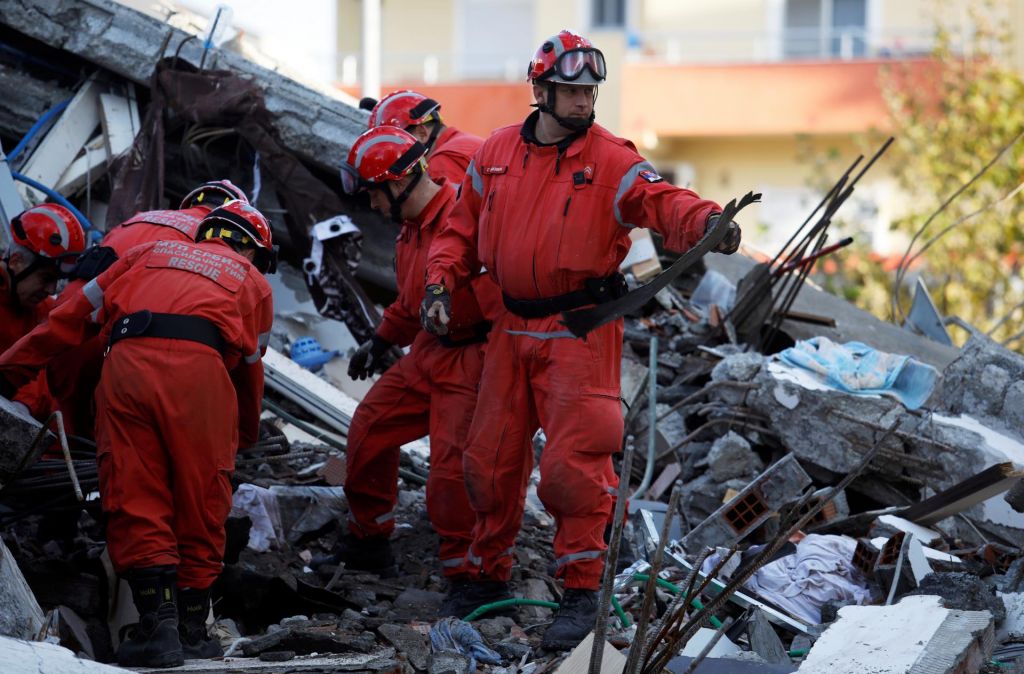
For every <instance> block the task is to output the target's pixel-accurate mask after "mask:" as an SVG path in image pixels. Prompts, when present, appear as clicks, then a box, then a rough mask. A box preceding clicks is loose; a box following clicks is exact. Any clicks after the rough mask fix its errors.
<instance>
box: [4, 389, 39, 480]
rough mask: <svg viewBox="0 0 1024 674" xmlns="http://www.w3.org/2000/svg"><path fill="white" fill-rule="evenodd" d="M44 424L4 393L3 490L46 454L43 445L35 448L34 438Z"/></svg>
mask: <svg viewBox="0 0 1024 674" xmlns="http://www.w3.org/2000/svg"><path fill="white" fill-rule="evenodd" d="M41 427H42V424H40V423H39V422H38V421H36V420H35V419H33V418H32V417H29V416H26V415H23V414H22V413H21V412H19V411H18V410H17V409H15V407H14V405H13V404H11V401H9V400H8V399H7V398H4V397H2V396H0V489H3V488H4V485H6V484H8V483H9V482H10V481H11V480H13V479H14V478H15V477H17V475H18V473H20V472H21V471H22V470H24V468H25V467H26V466H31V465H32V464H34V463H35V462H36V461H38V460H39V457H40V456H41V455H42V453H43V449H44V447H43V445H42V443H39V444H38V445H37V446H35V447H33V445H32V441H33V440H34V439H35V437H36V435H37V434H38V433H39V429H40V428H41Z"/></svg>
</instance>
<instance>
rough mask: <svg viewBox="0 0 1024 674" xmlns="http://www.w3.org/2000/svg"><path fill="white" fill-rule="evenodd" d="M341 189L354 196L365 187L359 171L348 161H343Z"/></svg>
mask: <svg viewBox="0 0 1024 674" xmlns="http://www.w3.org/2000/svg"><path fill="white" fill-rule="evenodd" d="M341 189H342V191H343V192H344V193H345V194H347V195H349V196H353V195H355V194H357V193H358V192H359V190H361V189H363V185H362V181H361V180H360V179H359V172H358V171H356V168H355V167H354V166H352V164H349V163H348V162H347V161H343V162H341Z"/></svg>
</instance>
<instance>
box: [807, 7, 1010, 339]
mask: <svg viewBox="0 0 1024 674" xmlns="http://www.w3.org/2000/svg"><path fill="white" fill-rule="evenodd" d="M1013 1H1014V0H968V3H967V11H966V13H964V12H960V11H954V6H955V7H963V5H964V2H962V1H961V2H956V3H954V2H951V1H950V0H936V2H935V3H934V7H933V15H934V23H935V44H934V48H933V50H932V53H931V59H930V60H929V61H928V62H927V63H921V62H920V61H917V62H903V63H900V62H896V63H894V65H892V66H890V67H888V68H886V69H885V70H884V72H883V75H882V82H881V84H882V90H883V94H884V97H885V101H886V104H887V106H888V109H889V113H890V120H891V128H890V130H889V133H891V134H892V135H893V136H894V137H895V138H896V142H895V143H894V145H893V147H892V148H891V149H890V151H889V157H888V158H887V161H886V164H887V165H888V166H890V167H894V173H895V177H896V179H897V181H898V183H899V185H900V188H901V190H902V192H903V195H904V196H903V198H904V199H906V214H905V215H904V216H903V217H902V218H900V219H899V220H897V221H896V222H894V223H893V224H892V228H893V229H894V230H897V231H900V232H903V233H905V234H906V236H907V237H908V240H909V239H910V238H911V237H915V235H916V236H917V238H916V241H915V242H914V245H913V249H912V251H911V255H910V258H909V259H910V260H911V261H912V264H911V265H910V266H909V269H908V270H907V272H906V273H905V274H904V275H902V278H901V279H900V278H898V275H897V273H896V272H894V271H893V270H892V269H891V268H890V267H891V264H890V265H889V266H885V265H884V264H883V262H884V261H883V260H881V259H880V258H878V257H877V256H872V255H871V254H870V253H869V251H867V250H865V249H864V248H863V246H861V248H860V249H859V250H858V249H854V250H851V256H852V257H853V259H854V262H855V263H853V264H851V263H847V264H845V265H844V266H843V268H842V269H838V270H836V272H835V273H834V274H826V275H824V277H823V278H821V281H822V282H823V284H824V285H826V287H829V288H831V289H832V290H834V291H835V292H837V293H839V294H842V295H844V296H846V297H847V298H849V299H851V300H852V301H854V302H856V303H857V304H858V305H859V306H861V307H863V308H865V309H867V310H869V311H871V312H873V313H875V314H876V315H879V316H881V317H885V318H893V319H894V320H897V321H901V320H902V318H903V314H904V312H905V311H907V310H908V309H909V307H910V292H911V290H912V288H913V281H914V278H915V277H916V275H917V274H920V275H921V277H922V278H923V279H924V281H925V283H926V284H927V286H928V287H929V289H930V290H931V293H932V296H933V298H934V299H935V302H936V304H937V305H938V307H939V310H940V311H941V312H943V313H944V314H945V315H947V316H958V317H960V318H962V319H964V320H965V321H967V322H969V323H971V324H972V325H974V326H975V327H976V328H978V329H980V330H981V331H982V332H989V331H991V333H992V336H993V337H994V338H995V339H996V340H998V341H1001V342H1004V343H1006V345H1007V346H1009V347H1011V348H1016V349H1018V350H1020V349H1022V348H1024V278H1022V274H1021V271H1022V265H1024V209H1021V208H1020V206H1021V205H1022V201H1021V196H1020V195H1019V192H1020V191H1022V190H1021V188H1022V182H1021V181H1022V174H1021V169H1022V162H1024V139H1022V133H1024V78H1022V75H1021V72H1020V71H1019V70H1017V69H1016V68H1014V67H1013V65H1012V63H1011V62H1010V56H1011V55H1012V46H1013V37H1014V36H1013V35H1012V33H1011V32H1010V30H1011V25H1012V24H1011V23H1010V22H1009V21H1008V20H1007V18H1008V17H1009V16H1011V9H1012V8H1011V2H1013ZM964 17H966V25H965V23H964ZM884 135H888V134H882V133H875V134H870V135H869V136H868V137H866V138H864V139H862V141H863V142H862V145H863V147H864V149H865V154H870V152H871V151H873V147H877V143H878V141H879V139H880V138H881V137H883V136H884ZM872 146H873V147H872ZM1001 152H1002V154H1001ZM997 157H998V159H996V158H997ZM993 159H995V161H993ZM830 163H831V162H830ZM989 164H991V165H989ZM979 174H980V175H979ZM968 183H970V185H969V187H967V188H966V189H963V191H962V192H961V193H960V194H959V195H957V196H956V198H955V199H953V200H952V201H951V202H950V203H949V204H948V206H946V207H945V208H943V209H941V212H940V213H939V214H938V215H936V216H934V217H932V216H933V215H934V214H935V213H936V212H937V211H940V207H941V206H942V205H943V203H944V202H946V201H947V200H948V199H949V198H950V197H951V196H953V195H954V194H956V193H957V192H958V190H961V188H963V187H964V186H965V185H967V184H968ZM842 215H843V214H842V212H840V218H839V219H838V224H839V225H840V228H842V224H843V223H842V219H841V218H842ZM925 225H927V226H925ZM922 228H924V229H923V230H922ZM898 280H900V281H902V282H901V283H899V285H898V287H897V286H896V283H897V281H898ZM894 291H895V293H896V297H895V298H893V293H894ZM893 314H895V315H893ZM951 334H952V336H953V338H954V340H956V341H958V342H962V341H965V339H966V336H967V335H966V333H963V332H960V331H955V330H954V331H951Z"/></svg>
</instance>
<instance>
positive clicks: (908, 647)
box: [799, 596, 994, 674]
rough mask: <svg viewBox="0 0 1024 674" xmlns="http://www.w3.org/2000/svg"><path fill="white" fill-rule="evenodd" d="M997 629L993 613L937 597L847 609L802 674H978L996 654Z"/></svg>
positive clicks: (813, 650) (820, 641) (819, 643)
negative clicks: (959, 607)
mask: <svg viewBox="0 0 1024 674" xmlns="http://www.w3.org/2000/svg"><path fill="white" fill-rule="evenodd" d="M993 623H994V621H993V618H992V614H991V613H989V612H988V611H958V610H953V609H947V608H943V607H942V604H941V603H940V599H939V598H938V597H934V596H920V597H906V598H905V599H903V600H902V601H901V602H900V603H898V604H895V605H893V606H844V607H843V608H841V609H839V620H837V621H836V622H835V623H833V624H832V625H831V626H829V628H828V629H827V630H825V633H824V634H822V636H821V637H820V638H819V639H818V641H817V642H816V643H815V644H814V646H813V647H812V648H811V652H810V653H808V654H807V659H806V660H804V662H803V663H802V664H801V665H800V669H799V671H801V672H829V673H830V674H846V673H849V674H863V673H864V672H872V673H873V674H889V673H891V674H933V673H934V674H939V673H943V672H976V671H978V670H980V669H981V667H982V666H983V665H984V664H985V663H986V662H987V661H988V659H989V656H990V655H991V653H992V647H993V639H994V632H993Z"/></svg>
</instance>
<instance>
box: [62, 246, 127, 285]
mask: <svg viewBox="0 0 1024 674" xmlns="http://www.w3.org/2000/svg"><path fill="white" fill-rule="evenodd" d="M115 262H117V253H115V252H114V249H113V248H111V247H109V246H93V247H92V248H89V249H88V250H86V251H85V252H84V253H82V254H81V255H79V256H78V262H76V263H75V267H74V269H72V270H71V273H70V274H68V278H70V279H82V280H83V281H91V280H93V279H94V278H96V277H97V276H99V275H100V274H102V273H103V272H105V271H106V270H107V269H109V268H110V265H112V264H114V263H115Z"/></svg>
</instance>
